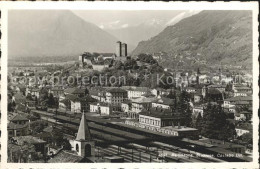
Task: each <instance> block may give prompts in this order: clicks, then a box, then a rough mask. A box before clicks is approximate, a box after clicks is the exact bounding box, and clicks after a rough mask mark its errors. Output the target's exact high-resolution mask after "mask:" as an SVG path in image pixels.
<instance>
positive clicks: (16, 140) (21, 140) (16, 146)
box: [8, 136, 47, 163]
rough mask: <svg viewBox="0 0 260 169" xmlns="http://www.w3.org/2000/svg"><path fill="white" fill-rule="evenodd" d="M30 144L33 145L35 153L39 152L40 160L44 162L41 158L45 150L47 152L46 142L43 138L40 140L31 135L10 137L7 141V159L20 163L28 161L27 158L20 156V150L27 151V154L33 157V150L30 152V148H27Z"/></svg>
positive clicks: (44, 154) (44, 155)
mask: <svg viewBox="0 0 260 169" xmlns="http://www.w3.org/2000/svg"><path fill="white" fill-rule="evenodd" d="M31 145H33V147H34V148H35V152H36V153H40V154H41V155H42V156H43V157H42V159H41V160H42V162H44V161H43V158H45V157H46V152H47V147H46V142H45V141H44V140H41V139H39V138H36V137H33V136H17V137H12V138H11V139H10V141H9V142H8V155H9V156H8V158H9V159H8V160H9V161H11V162H20V163H27V162H29V158H26V159H25V158H22V156H23V153H21V152H26V151H28V153H29V155H28V156H29V157H30V158H31V159H33V158H34V156H35V152H34V151H32V152H31V151H30V149H28V148H29V147H30V146H31ZM17 155H18V156H17ZM38 161H39V160H38ZM30 162H31V161H30Z"/></svg>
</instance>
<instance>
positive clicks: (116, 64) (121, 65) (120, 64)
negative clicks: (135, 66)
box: [114, 60, 124, 70]
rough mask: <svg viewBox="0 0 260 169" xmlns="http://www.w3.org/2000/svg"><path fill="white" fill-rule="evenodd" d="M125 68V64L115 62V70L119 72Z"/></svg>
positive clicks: (118, 61)
mask: <svg viewBox="0 0 260 169" xmlns="http://www.w3.org/2000/svg"><path fill="white" fill-rule="evenodd" d="M123 66H124V65H123V63H122V62H121V61H120V60H117V61H115V62H114V68H115V69H117V70H119V69H122V67H123Z"/></svg>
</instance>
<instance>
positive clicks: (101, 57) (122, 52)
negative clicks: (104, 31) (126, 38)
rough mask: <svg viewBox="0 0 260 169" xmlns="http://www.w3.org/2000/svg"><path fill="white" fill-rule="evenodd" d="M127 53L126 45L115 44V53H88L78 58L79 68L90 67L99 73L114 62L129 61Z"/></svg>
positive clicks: (118, 42)
mask: <svg viewBox="0 0 260 169" xmlns="http://www.w3.org/2000/svg"><path fill="white" fill-rule="evenodd" d="M129 58H130V56H128V53H127V44H126V43H122V42H121V41H117V42H116V51H115V53H88V52H85V53H84V54H82V55H80V56H79V66H80V67H85V66H89V67H92V68H93V69H94V70H98V71H101V70H103V69H104V68H107V67H109V65H111V64H112V63H113V62H114V61H121V62H123V63H124V62H125V61H126V60H127V59H129Z"/></svg>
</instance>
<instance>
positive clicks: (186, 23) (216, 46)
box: [132, 10, 252, 69]
mask: <svg viewBox="0 0 260 169" xmlns="http://www.w3.org/2000/svg"><path fill="white" fill-rule="evenodd" d="M154 52H167V53H171V54H172V56H180V55H181V56H182V57H184V58H187V57H191V58H196V59H200V60H206V61H207V63H209V64H212V65H213V64H220V63H221V64H228V65H241V66H243V67H244V68H249V69H251V68H252V13H251V12H250V11H223V10H219V11H202V12H200V13H198V14H196V15H193V16H191V17H188V18H185V19H182V20H181V21H179V22H178V23H176V24H174V25H172V26H168V27H166V28H165V29H164V30H163V31H162V32H160V33H159V34H158V35H156V36H154V37H152V38H151V39H149V40H146V41H141V42H139V44H138V46H137V47H136V48H135V50H134V51H133V53H132V54H133V55H138V54H140V53H154ZM171 59H172V58H171V57H168V58H164V63H165V66H167V67H168V66H171V65H172V63H171V61H170V60H171Z"/></svg>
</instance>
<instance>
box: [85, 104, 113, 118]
mask: <svg viewBox="0 0 260 169" xmlns="http://www.w3.org/2000/svg"><path fill="white" fill-rule="evenodd" d="M89 106H90V112H95V113H98V114H100V115H110V113H111V108H110V106H109V105H108V104H107V103H102V102H100V103H90V104H89Z"/></svg>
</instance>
